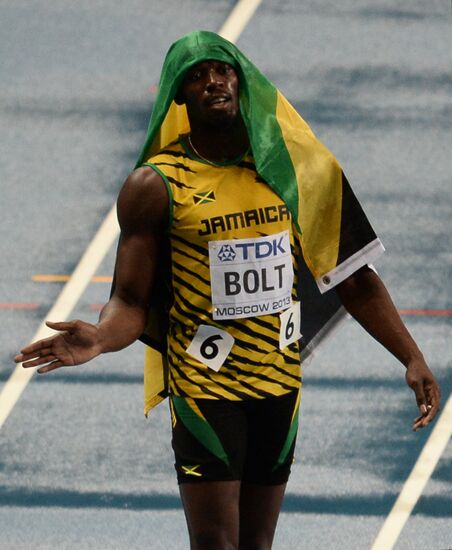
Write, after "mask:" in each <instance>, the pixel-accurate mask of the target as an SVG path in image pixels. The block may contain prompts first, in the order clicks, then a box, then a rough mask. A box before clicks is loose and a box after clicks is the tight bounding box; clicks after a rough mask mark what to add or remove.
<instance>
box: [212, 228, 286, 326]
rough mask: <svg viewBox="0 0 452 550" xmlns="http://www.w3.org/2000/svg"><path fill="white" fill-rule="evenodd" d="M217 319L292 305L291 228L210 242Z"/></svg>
mask: <svg viewBox="0 0 452 550" xmlns="http://www.w3.org/2000/svg"><path fill="white" fill-rule="evenodd" d="M209 263H210V281H211V287H212V305H213V319H216V320H217V319H218V320H222V319H243V318H246V317H257V316H259V315H267V314H270V313H278V312H280V311H282V310H284V309H287V308H288V307H289V306H291V305H292V286H293V278H294V274H293V266H292V254H291V250H290V237H289V231H283V232H281V233H277V234H276V235H270V236H268V237H257V238H253V239H231V240H225V241H210V242H209Z"/></svg>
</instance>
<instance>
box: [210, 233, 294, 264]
mask: <svg viewBox="0 0 452 550" xmlns="http://www.w3.org/2000/svg"><path fill="white" fill-rule="evenodd" d="M283 241H284V235H282V236H279V235H278V236H277V237H276V238H273V239H269V240H260V239H259V240H258V241H249V242H237V243H234V244H223V245H221V247H220V250H219V251H218V259H219V260H220V262H233V261H234V260H235V259H236V258H237V260H238V261H247V260H251V261H253V260H263V259H265V258H272V257H280V256H283V255H285V254H286V249H285V248H284V243H283Z"/></svg>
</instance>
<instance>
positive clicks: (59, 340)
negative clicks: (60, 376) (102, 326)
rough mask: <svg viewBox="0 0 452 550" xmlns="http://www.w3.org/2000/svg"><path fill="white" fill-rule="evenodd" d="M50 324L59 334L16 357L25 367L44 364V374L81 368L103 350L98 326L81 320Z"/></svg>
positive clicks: (48, 323)
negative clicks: (76, 366)
mask: <svg viewBox="0 0 452 550" xmlns="http://www.w3.org/2000/svg"><path fill="white" fill-rule="evenodd" d="M46 325H47V326H48V327H49V328H51V329H53V330H57V331H59V332H58V333H57V334H55V335H53V336H50V337H49V338H44V339H43V340H38V341H37V342H34V343H33V344H30V345H28V346H26V347H25V348H23V349H22V350H21V352H20V354H18V355H16V357H15V358H14V361H15V362H16V363H22V366H23V367H24V368H30V367H38V366H40V365H43V366H41V367H40V368H39V369H38V372H39V373H40V374H43V373H45V372H50V371H52V370H55V369H59V368H60V367H73V366H74V365H81V364H82V363H86V362H87V361H89V360H90V359H93V357H96V356H97V355H99V354H100V353H101V351H102V350H101V347H100V336H99V331H98V328H97V326H96V325H92V324H90V323H85V322H84V321H78V320H77V321H67V322H62V323H52V322H50V321H47V322H46Z"/></svg>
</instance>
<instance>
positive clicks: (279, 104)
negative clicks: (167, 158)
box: [136, 31, 384, 413]
mask: <svg viewBox="0 0 452 550" xmlns="http://www.w3.org/2000/svg"><path fill="white" fill-rule="evenodd" d="M208 59H215V60H219V61H224V62H226V63H229V64H230V65H232V66H233V67H234V69H235V71H236V72H237V74H238V77H239V94H240V110H241V114H242V117H243V120H244V122H245V125H246V128H247V130H248V135H249V140H250V145H251V151H252V154H253V156H254V159H255V163H256V169H257V171H258V173H259V175H260V176H261V177H262V178H263V179H264V180H265V181H266V182H267V183H268V185H269V186H270V187H271V188H272V189H273V190H274V191H275V192H276V193H277V194H278V195H279V196H280V197H281V199H282V200H284V202H285V203H286V205H287V207H288V208H289V210H290V212H291V214H292V219H293V222H294V225H295V227H296V229H297V231H298V232H299V236H300V242H301V247H302V253H303V257H302V258H300V266H299V285H300V289H299V290H300V301H301V304H302V305H301V308H302V315H301V318H302V334H303V340H302V342H301V344H302V346H301V347H302V356H303V357H304V358H306V357H307V356H308V355H310V353H311V352H312V350H313V349H314V347H315V346H317V345H318V343H319V342H320V341H321V340H322V339H323V337H324V336H325V335H326V334H327V333H328V332H330V329H331V328H332V327H333V326H334V325H336V324H337V321H338V319H339V318H341V317H342V315H343V313H344V312H343V309H342V308H341V305H340V303H339V300H338V298H337V296H336V293H335V292H334V291H332V292H328V293H326V291H328V290H330V289H333V288H334V286H335V285H337V284H338V283H340V282H341V281H343V280H344V279H345V278H346V277H348V276H349V275H351V274H352V273H353V272H354V271H356V270H357V269H359V268H360V267H362V266H363V265H365V264H369V263H372V262H373V261H374V260H375V259H376V258H377V256H379V255H380V253H381V252H382V251H383V250H384V248H383V246H382V244H381V242H380V240H379V239H378V238H377V236H376V234H375V233H374V231H373V229H372V227H371V225H370V224H369V222H368V220H367V218H366V216H365V214H364V212H363V210H362V208H361V206H360V204H359V202H358V200H357V199H356V197H355V195H354V194H353V191H352V190H351V188H350V185H349V184H348V182H347V180H346V178H345V176H344V174H343V171H342V169H341V167H340V165H339V164H338V162H337V160H336V159H335V157H334V156H333V155H332V153H331V152H330V151H329V150H328V149H327V148H326V147H325V146H324V145H322V143H320V142H319V141H318V139H316V137H315V136H314V134H313V132H312V130H311V129H310V128H309V126H308V125H307V123H306V122H305V121H304V120H303V119H302V118H301V117H300V115H299V114H298V113H297V112H296V111H295V109H294V108H293V107H292V105H291V104H290V103H289V102H288V101H287V99H286V98H285V97H284V96H283V94H282V93H281V92H280V91H279V90H278V89H277V88H276V87H275V86H274V85H273V84H272V83H271V82H270V81H269V80H268V79H267V78H266V77H265V76H264V75H263V74H262V73H261V72H260V71H259V70H258V69H257V68H256V67H255V66H254V65H253V63H251V61H249V60H248V59H247V57H245V55H243V54H242V53H241V52H240V50H239V49H238V48H237V47H236V46H235V45H234V44H232V43H231V42H229V41H227V40H225V39H224V38H222V37H220V36H218V35H217V34H215V33H212V32H207V31H196V32H192V33H190V34H188V35H186V36H184V37H182V38H181V39H179V40H178V41H176V42H175V43H174V44H173V45H172V46H171V48H170V49H169V51H168V53H167V56H166V58H165V61H164V65H163V69H162V74H161V79H160V83H159V87H158V95H157V98H156V101H155V104H154V108H153V111H152V115H151V119H150V123H149V128H148V132H147V136H146V141H145V144H144V147H143V149H142V151H141V154H140V156H139V158H138V161H137V164H136V167H139V166H141V165H142V164H143V163H144V162H146V161H147V160H148V159H149V158H150V157H151V156H152V155H154V154H156V153H157V152H158V151H159V150H160V149H161V148H163V147H164V146H166V145H167V144H168V143H170V142H172V141H174V140H175V139H177V137H178V136H179V134H183V133H187V132H189V131H190V127H189V121H188V118H187V113H186V110H185V106H184V105H182V106H179V105H176V103H175V102H174V97H175V96H176V93H177V91H178V89H179V86H180V85H181V83H182V79H183V77H184V74H185V72H186V71H187V70H188V69H189V68H190V67H192V66H193V65H195V64H197V63H200V62H202V61H205V60H208ZM159 269H160V271H161V273H160V276H159V278H158V280H159V284H158V285H157V286H156V288H155V289H154V296H155V301H154V305H155V307H153V308H152V310H151V312H150V316H149V323H148V327H147V329H146V333H145V334H144V335H143V336H142V338H141V339H142V341H143V342H145V343H147V344H148V345H149V346H151V347H149V348H147V350H146V361H145V412H146V413H147V412H148V411H149V409H150V408H152V407H153V406H154V405H156V404H157V403H158V402H160V401H161V400H162V399H163V398H164V397H165V387H166V384H165V377H166V374H165V373H166V372H167V366H166V365H165V340H166V328H167V312H168V306H169V303H170V300H171V290H170V289H169V288H168V287H167V286H166V282H167V281H168V280H169V272H168V269H169V261H168V258H163V259H162V261H161V262H159ZM325 293H326V294H325ZM156 350H158V352H160V353H158V352H157V351H156Z"/></svg>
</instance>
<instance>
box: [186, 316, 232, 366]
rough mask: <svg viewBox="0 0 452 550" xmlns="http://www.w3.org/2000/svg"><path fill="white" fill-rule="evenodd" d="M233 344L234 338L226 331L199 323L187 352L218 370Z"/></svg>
mask: <svg viewBox="0 0 452 550" xmlns="http://www.w3.org/2000/svg"><path fill="white" fill-rule="evenodd" d="M233 345H234V338H233V337H232V336H231V335H230V334H228V333H227V332H226V331H224V330H221V329H220V328H217V327H212V326H210V325H199V328H198V330H197V332H196V334H195V336H194V338H193V340H192V341H191V342H190V345H189V346H188V348H187V353H188V354H189V355H191V356H192V357H194V358H195V359H198V361H201V363H204V365H207V366H208V367H209V368H210V369H213V370H215V371H219V370H220V368H221V365H222V364H223V363H224V362H225V361H226V357H227V356H228V354H229V352H230V351H231V349H232V346H233Z"/></svg>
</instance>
